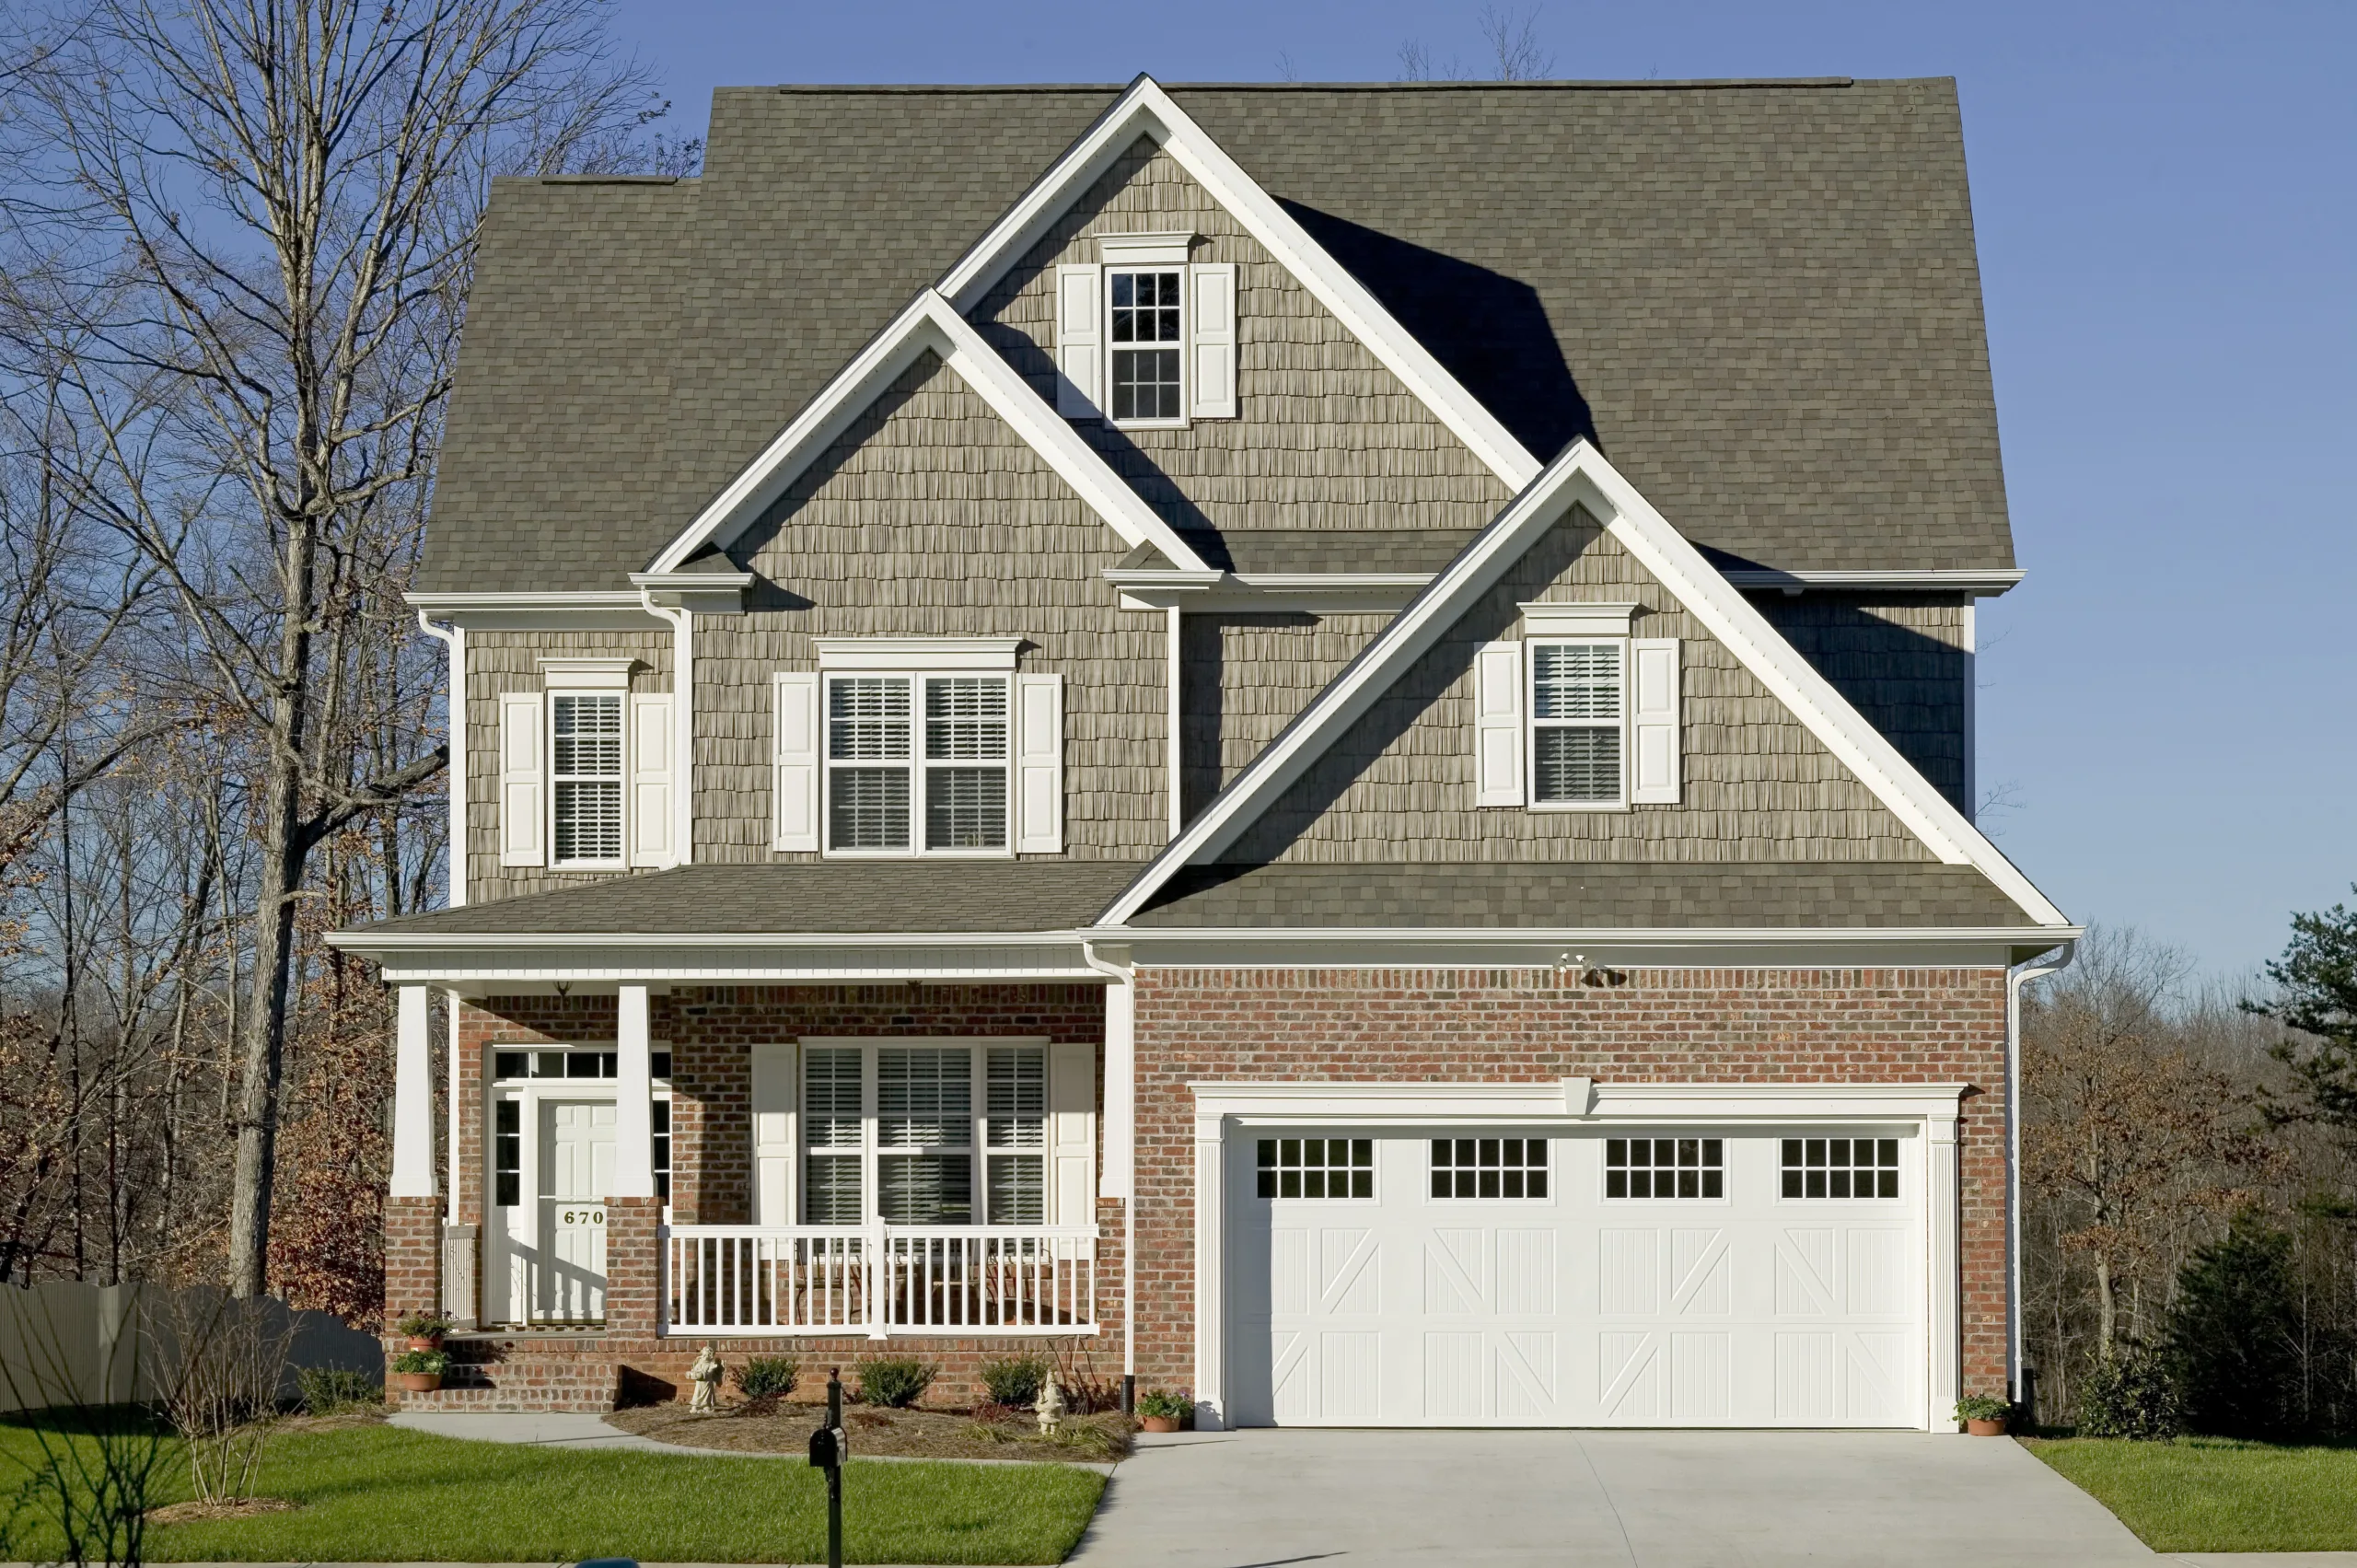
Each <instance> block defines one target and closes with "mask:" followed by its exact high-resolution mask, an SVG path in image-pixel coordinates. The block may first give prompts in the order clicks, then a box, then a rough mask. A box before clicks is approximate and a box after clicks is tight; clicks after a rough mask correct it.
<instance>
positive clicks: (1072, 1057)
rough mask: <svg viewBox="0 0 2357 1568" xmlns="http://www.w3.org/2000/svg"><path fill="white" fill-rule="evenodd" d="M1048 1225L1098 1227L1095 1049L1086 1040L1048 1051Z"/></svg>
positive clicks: (1061, 1042)
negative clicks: (1050, 1199)
mask: <svg viewBox="0 0 2357 1568" xmlns="http://www.w3.org/2000/svg"><path fill="white" fill-rule="evenodd" d="M1048 1159H1049V1165H1050V1176H1049V1181H1048V1190H1049V1191H1051V1192H1052V1193H1054V1194H1055V1207H1053V1208H1051V1209H1050V1210H1049V1211H1048V1223H1049V1224H1051V1225H1093V1224H1095V1223H1096V1220H1097V1203H1096V1201H1095V1195H1096V1192H1097V1047H1096V1046H1095V1045H1093V1044H1091V1043H1090V1042H1089V1041H1087V1040H1059V1041H1057V1042H1056V1043H1055V1044H1053V1045H1051V1046H1050V1047H1048Z"/></svg>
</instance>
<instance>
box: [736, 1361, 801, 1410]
mask: <svg viewBox="0 0 2357 1568" xmlns="http://www.w3.org/2000/svg"><path fill="white" fill-rule="evenodd" d="M799 1372H800V1368H799V1367H797V1366H796V1365H795V1361H794V1358H793V1357H792V1356H790V1355H749V1356H747V1357H746V1358H745V1365H742V1366H739V1367H738V1368H737V1370H736V1372H735V1373H734V1374H733V1376H734V1377H735V1380H736V1384H737V1392H738V1393H740V1394H742V1395H744V1396H745V1397H746V1398H747V1399H749V1400H780V1399H784V1397H785V1396H786V1395H788V1394H791V1393H792V1392H794V1383H795V1376H797V1375H798V1373H799Z"/></svg>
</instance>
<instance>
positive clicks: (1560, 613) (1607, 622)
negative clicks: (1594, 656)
mask: <svg viewBox="0 0 2357 1568" xmlns="http://www.w3.org/2000/svg"><path fill="white" fill-rule="evenodd" d="M1515 608H1516V609H1518V610H1521V611H1522V623H1523V625H1524V626H1525V627H1526V628H1527V629H1528V631H1529V633H1530V634H1531V635H1532V636H1534V637H1625V636H1627V635H1628V634H1629V622H1630V621H1631V620H1633V619H1635V617H1636V613H1637V611H1638V610H1641V609H1643V606H1642V605H1638V604H1623V603H1617V602H1613V603H1606V602H1596V603H1580V604H1525V605H1517V606H1516V607H1515Z"/></svg>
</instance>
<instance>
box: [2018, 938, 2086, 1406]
mask: <svg viewBox="0 0 2357 1568" xmlns="http://www.w3.org/2000/svg"><path fill="white" fill-rule="evenodd" d="M2081 935H2084V932H2083V931H2074V932H2073V933H2072V937H2073V939H2072V940H2070V941H2066V942H2064V943H2063V944H2062V945H2061V947H2055V948H2052V949H2050V950H2049V951H2047V952H2044V953H2041V954H2039V955H2038V957H2036V958H2031V959H2029V960H2028V961H2026V962H2025V963H2018V964H2015V965H2014V966H2013V967H2012V968H2011V969H2009V970H2006V971H2005V1394H2006V1397H2007V1398H2008V1399H2010V1400H2014V1402H2015V1403H2016V1404H2018V1403H2020V1402H2021V1401H2022V1398H2023V1396H2024V1394H2025V1393H2026V1392H2027V1390H2026V1388H2024V1387H2023V1385H2022V1361H2023V1355H2022V1344H2023V1341H2024V1339H2025V1338H2026V1334H2025V1329H2026V1324H2025V1323H2024V1321H2023V1314H2022V1117H2021V1104H2022V987H2023V986H2025V985H2026V984H2028V983H2029V982H2030V981H2034V980H2039V979H2043V978H2044V977H2045V976H2047V975H2050V974H2059V973H2060V972H2061V971H2062V970H2065V969H2068V968H2069V967H2070V965H2071V960H2072V959H2073V958H2076V957H2078V954H2079V944H2078V941H2077V938H2078V937H2079V936H2081Z"/></svg>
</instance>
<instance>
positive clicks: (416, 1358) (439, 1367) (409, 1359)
mask: <svg viewBox="0 0 2357 1568" xmlns="http://www.w3.org/2000/svg"><path fill="white" fill-rule="evenodd" d="M393 1370H394V1371H396V1372H423V1373H426V1374H428V1375H429V1376H435V1377H439V1376H442V1374H444V1373H445V1372H447V1371H449V1370H450V1353H449V1352H447V1351H439V1350H405V1351H403V1352H401V1354H399V1355H397V1356H395V1357H393Z"/></svg>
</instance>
